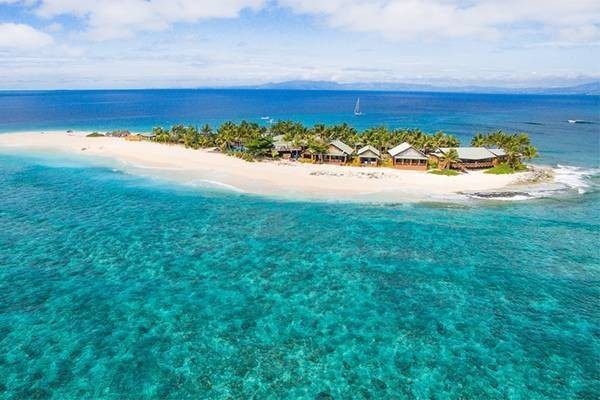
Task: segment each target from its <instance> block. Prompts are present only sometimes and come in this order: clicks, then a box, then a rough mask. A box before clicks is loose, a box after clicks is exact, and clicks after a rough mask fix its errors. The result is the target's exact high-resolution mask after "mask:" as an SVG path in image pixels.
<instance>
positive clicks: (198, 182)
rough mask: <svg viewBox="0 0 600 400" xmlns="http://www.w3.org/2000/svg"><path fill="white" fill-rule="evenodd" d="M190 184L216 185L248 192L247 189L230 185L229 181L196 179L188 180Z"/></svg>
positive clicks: (238, 191) (239, 191) (235, 190)
mask: <svg viewBox="0 0 600 400" xmlns="http://www.w3.org/2000/svg"><path fill="white" fill-rule="evenodd" d="M188 185H190V186H210V187H215V186H216V187H219V188H223V189H227V190H231V191H234V192H237V193H246V191H245V190H243V189H240V188H239V187H237V186H233V185H229V184H227V183H223V182H219V181H213V180H210V179H196V180H193V181H191V182H188Z"/></svg>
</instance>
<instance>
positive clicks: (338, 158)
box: [307, 139, 354, 165]
mask: <svg viewBox="0 0 600 400" xmlns="http://www.w3.org/2000/svg"><path fill="white" fill-rule="evenodd" d="M352 153H354V149H353V148H352V147H350V146H348V145H347V144H346V143H344V142H342V141H341V140H337V139H336V140H332V141H331V142H330V143H329V147H328V148H327V152H326V153H324V154H313V153H307V155H308V156H309V158H312V159H313V160H314V159H317V157H318V159H319V160H321V161H323V162H325V163H329V164H340V165H341V164H345V163H347V162H348V161H349V160H350V157H352Z"/></svg>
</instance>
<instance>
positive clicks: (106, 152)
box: [0, 132, 531, 201]
mask: <svg viewBox="0 0 600 400" xmlns="http://www.w3.org/2000/svg"><path fill="white" fill-rule="evenodd" d="M0 150H2V151H4V152H7V151H8V152H17V151H28V150H30V151H43V152H50V153H53V154H76V155H78V156H83V157H89V158H94V159H95V160H100V162H102V163H105V164H106V165H107V166H112V167H117V168H120V169H123V170H125V171H127V172H131V173H136V174H139V175H145V176H153V177H157V178H161V179H169V180H174V181H178V182H181V183H185V184H191V185H208V186H215V187H222V188H225V189H228V190H229V189H230V190H235V191H239V192H245V193H249V194H258V195H268V196H277V197H287V198H290V197H301V198H308V199H321V200H351V201H352V200H356V201H361V200H367V201H369V200H383V201H423V200H432V201H435V200H442V199H448V198H452V197H458V193H465V192H486V191H498V190H506V189H507V188H508V187H511V186H514V185H518V184H522V183H523V182H526V181H527V180H528V179H529V177H530V175H531V173H529V172H525V173H520V174H514V175H489V174H484V173H483V172H481V171H474V172H471V173H468V174H462V175H460V176H452V177H448V176H440V175H432V174H428V173H425V172H418V171H403V170H395V169H391V168H366V167H341V166H335V165H314V164H304V163H299V162H285V161H267V162H254V163H249V162H245V161H243V160H240V159H237V158H234V157H229V156H227V155H224V154H220V153H214V152H210V151H207V150H192V149H186V148H184V147H183V146H176V145H164V144H159V143H153V142H147V141H143V142H130V141H126V140H124V139H120V138H109V137H98V138H88V137H85V133H83V132H76V133H65V132H45V133H41V132H22V133H9V134H1V135H0Z"/></svg>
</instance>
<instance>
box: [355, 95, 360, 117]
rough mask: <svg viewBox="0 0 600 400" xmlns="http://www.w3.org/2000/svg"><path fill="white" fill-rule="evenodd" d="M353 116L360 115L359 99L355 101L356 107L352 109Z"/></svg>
mask: <svg viewBox="0 0 600 400" xmlns="http://www.w3.org/2000/svg"><path fill="white" fill-rule="evenodd" d="M354 115H362V112H360V97H359V98H358V99H356V106H355V107H354Z"/></svg>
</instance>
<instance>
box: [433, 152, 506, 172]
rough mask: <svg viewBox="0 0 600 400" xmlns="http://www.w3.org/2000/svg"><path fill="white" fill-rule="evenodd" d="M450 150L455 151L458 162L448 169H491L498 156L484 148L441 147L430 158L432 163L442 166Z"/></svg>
mask: <svg viewBox="0 0 600 400" xmlns="http://www.w3.org/2000/svg"><path fill="white" fill-rule="evenodd" d="M452 149H454V150H456V153H457V154H458V161H457V162H454V163H452V165H451V167H450V168H457V169H482V168H491V167H493V166H494V165H496V164H497V163H498V156H496V154H494V153H493V152H491V151H490V150H488V149H486V148H485V147H441V148H439V149H438V150H437V151H436V152H435V153H431V154H430V156H431V157H432V160H433V161H435V162H436V163H437V164H438V165H439V166H442V165H444V162H445V161H444V157H445V155H446V154H448V152H449V151H450V150H452ZM497 150H498V149H497Z"/></svg>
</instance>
